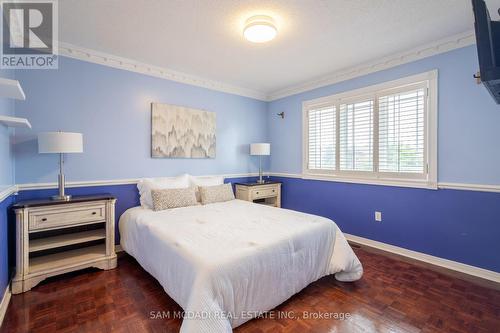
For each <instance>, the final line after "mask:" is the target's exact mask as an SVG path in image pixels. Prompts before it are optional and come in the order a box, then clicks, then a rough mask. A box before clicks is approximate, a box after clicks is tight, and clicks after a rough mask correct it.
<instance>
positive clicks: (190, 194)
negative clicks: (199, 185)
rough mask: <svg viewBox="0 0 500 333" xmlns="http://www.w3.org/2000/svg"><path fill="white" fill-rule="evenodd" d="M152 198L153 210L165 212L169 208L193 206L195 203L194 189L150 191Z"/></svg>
mask: <svg viewBox="0 0 500 333" xmlns="http://www.w3.org/2000/svg"><path fill="white" fill-rule="evenodd" d="M151 197H152V198H153V210H154V211H159V210H165V209H169V208H177V207H187V206H195V205H197V204H198V202H197V201H196V195H195V188H194V187H188V188H173V189H163V190H155V189H152V190H151Z"/></svg>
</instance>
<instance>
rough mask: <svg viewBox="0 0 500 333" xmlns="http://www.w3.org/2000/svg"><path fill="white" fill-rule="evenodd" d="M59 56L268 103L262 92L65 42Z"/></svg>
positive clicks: (60, 43) (265, 95) (60, 44)
mask: <svg viewBox="0 0 500 333" xmlns="http://www.w3.org/2000/svg"><path fill="white" fill-rule="evenodd" d="M59 55H60V56H65V57H69V58H73V59H78V60H82V61H87V62H91V63H95V64H99V65H104V66H109V67H113V68H118V69H123V70H127V71H131V72H136V73H140V74H145V75H149V76H154V77H158V78H162V79H167V80H170V81H175V82H180V83H185V84H189V85H192V86H197V87H202V88H207V89H210V90H216V91H221V92H225V93H229V94H234V95H239V96H245V97H250V98H254V99H258V100H261V101H267V94H266V93H264V92H262V91H257V90H253V89H248V88H243V87H238V86H234V85H230V84H226V83H223V82H219V81H214V80H210V79H206V78H203V77H200V76H196V75H191V74H187V73H182V72H178V71H174V70H172V69H168V68H164V67H158V66H154V65H151V64H147V63H143V62H140V61H136V60H133V59H129V58H123V57H120V56H116V55H113V54H109V53H104V52H99V51H96V50H92V49H87V48H84V47H81V46H76V45H73V44H69V43H65V42H59Z"/></svg>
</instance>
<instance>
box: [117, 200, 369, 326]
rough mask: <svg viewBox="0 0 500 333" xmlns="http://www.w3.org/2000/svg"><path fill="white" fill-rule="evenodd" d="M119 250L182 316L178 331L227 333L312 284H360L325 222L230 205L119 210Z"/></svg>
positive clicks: (357, 270) (339, 238) (356, 267)
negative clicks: (330, 279)
mask: <svg viewBox="0 0 500 333" xmlns="http://www.w3.org/2000/svg"><path fill="white" fill-rule="evenodd" d="M120 235H121V246H122V247H123V249H124V250H125V251H126V252H127V253H129V254H130V255H132V256H133V257H134V258H135V259H136V260H137V261H138V262H139V264H140V265H141V266H142V267H143V268H144V269H145V270H146V271H147V272H149V273H150V274H151V275H152V276H153V277H155V278H156V279H157V280H158V281H159V282H160V284H161V285H162V286H163V288H164V289H165V291H166V292H167V294H168V295H169V296H170V297H171V298H172V299H174V300H175V301H176V302H177V303H178V304H179V305H180V306H181V307H182V308H183V309H184V311H185V315H184V319H183V323H182V326H181V332H232V328H234V327H237V326H239V325H241V324H243V323H244V322H246V321H248V320H250V319H251V318H252V317H255V316H257V315H259V314H262V313H263V312H265V311H269V310H272V309H273V308H275V307H276V306H278V305H279V304H281V303H283V302H284V301H285V300H287V299H288V298H290V297H291V296H293V295H294V294H296V293H297V292H299V291H300V290H302V289H303V288H305V287H306V286H307V285H309V284H310V283H312V282H314V281H316V280H318V279H319V278H321V277H323V276H326V275H329V274H335V278H336V279H337V280H340V281H355V280H358V279H359V278H361V276H362V274H363V268H362V265H361V263H360V262H359V260H358V258H357V257H356V255H355V254H354V252H353V251H352V249H351V247H350V246H349V245H348V243H347V241H346V239H345V237H344V235H343V234H342V232H341V231H340V229H339V228H338V227H337V225H336V224H335V223H333V221H331V220H329V219H326V218H323V217H320V216H315V215H310V214H305V213H300V212H296V211H292V210H287V209H280V208H274V207H268V206H265V205H259V204H255V203H251V202H247V201H242V200H231V201H227V202H220V203H214V204H208V205H197V206H191V207H182V208H175V209H169V210H164V211H157V212H155V211H153V210H151V209H147V208H144V207H134V208H131V209H129V210H127V211H126V212H125V213H124V214H123V215H122V216H121V218H120Z"/></svg>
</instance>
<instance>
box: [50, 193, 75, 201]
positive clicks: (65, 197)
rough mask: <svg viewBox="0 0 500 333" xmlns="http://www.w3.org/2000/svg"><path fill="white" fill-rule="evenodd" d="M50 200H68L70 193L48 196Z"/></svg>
mask: <svg viewBox="0 0 500 333" xmlns="http://www.w3.org/2000/svg"><path fill="white" fill-rule="evenodd" d="M50 198H51V199H52V200H55V201H69V200H71V195H68V194H66V195H53V196H52V197H50Z"/></svg>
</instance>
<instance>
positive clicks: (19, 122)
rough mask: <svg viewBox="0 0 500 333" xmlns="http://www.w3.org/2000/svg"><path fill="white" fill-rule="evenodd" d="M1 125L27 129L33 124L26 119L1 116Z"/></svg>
mask: <svg viewBox="0 0 500 333" xmlns="http://www.w3.org/2000/svg"><path fill="white" fill-rule="evenodd" d="M0 124H3V125H5V126H7V127H27V128H31V124H30V122H29V121H28V119H26V118H18V117H8V116H0Z"/></svg>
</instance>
